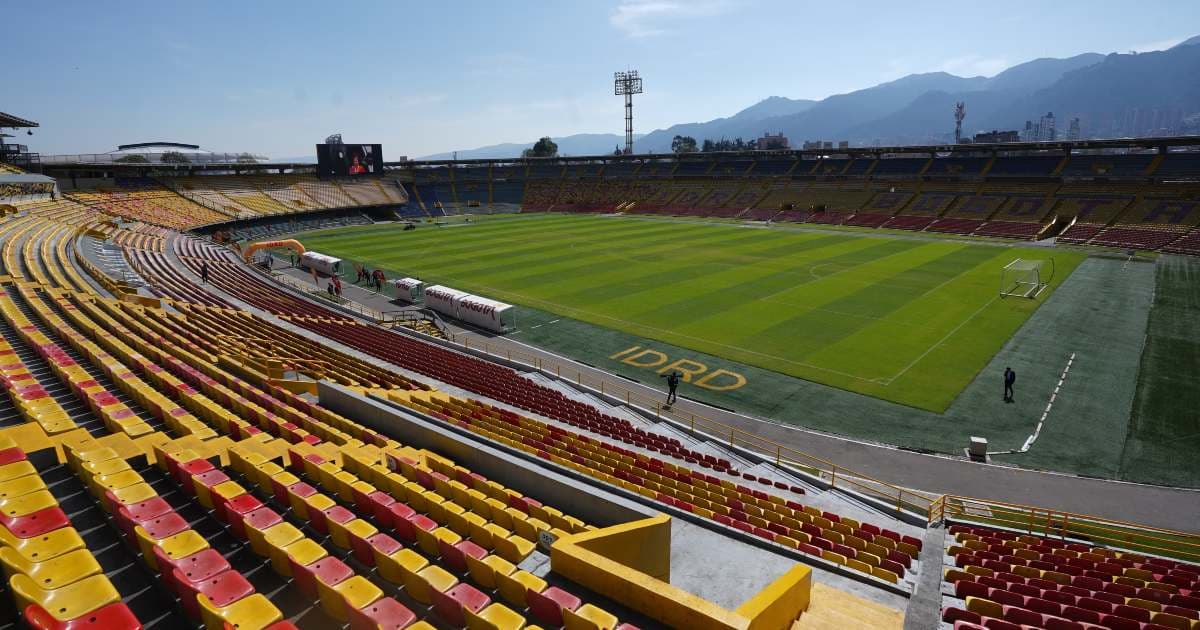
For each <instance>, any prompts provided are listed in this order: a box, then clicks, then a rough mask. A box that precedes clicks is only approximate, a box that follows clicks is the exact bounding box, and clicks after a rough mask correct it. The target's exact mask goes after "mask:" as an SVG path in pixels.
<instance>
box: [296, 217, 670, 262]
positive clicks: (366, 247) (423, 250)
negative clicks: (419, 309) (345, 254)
mask: <svg viewBox="0 0 1200 630" xmlns="http://www.w3.org/2000/svg"><path fill="white" fill-rule="evenodd" d="M571 227H572V226H539V228H538V229H536V230H530V229H528V226H527V227H526V229H524V230H519V231H516V230H515V228H510V229H514V231H511V232H510V231H504V232H499V233H497V232H495V231H488V232H486V233H482V234H477V233H476V231H482V230H484V229H485V228H484V225H470V226H463V227H454V228H442V229H436V228H435V229H433V230H428V231H429V232H432V234H433V236H432V237H425V238H421V237H417V236H415V235H416V233H417V232H420V230H416V231H415V232H407V233H405V232H403V231H399V230H393V231H390V233H383V234H379V235H378V236H376V237H373V238H372V239H371V240H369V241H366V242H364V243H363V244H362V245H353V248H354V249H355V250H356V251H357V252H359V255H361V256H364V257H368V258H370V257H372V256H377V255H380V254H391V253H403V254H410V255H411V254H419V255H430V256H440V257H443V258H454V259H456V260H461V259H463V258H464V257H463V256H461V255H463V254H471V255H472V256H480V257H482V256H485V255H487V254H491V253H495V252H501V251H509V252H516V251H520V250H522V249H529V248H534V247H537V246H539V245H541V246H544V245H545V244H546V239H545V235H546V234H554V235H555V236H556V237H558V238H571V239H576V240H588V239H589V237H590V235H591V234H593V233H602V234H608V233H611V228H609V229H605V228H606V227H607V226H601V227H597V226H591V227H587V226H583V225H575V226H573V227H575V228H581V229H570V228H571ZM451 231H453V232H454V234H453V235H451V234H447V232H451ZM627 231H628V233H629V234H636V233H637V230H636V229H634V227H633V226H629V227H628V230H627ZM669 231H670V230H668V229H666V227H665V226H664V227H663V228H662V229H660V230H656V231H654V232H652V233H651V234H650V235H647V237H649V236H653V235H654V234H657V233H660V232H661V233H664V234H665V233H667V232H669ZM460 234H461V236H460ZM320 245H325V244H320ZM320 245H319V246H320ZM329 246H336V244H329ZM466 258H470V257H466Z"/></svg>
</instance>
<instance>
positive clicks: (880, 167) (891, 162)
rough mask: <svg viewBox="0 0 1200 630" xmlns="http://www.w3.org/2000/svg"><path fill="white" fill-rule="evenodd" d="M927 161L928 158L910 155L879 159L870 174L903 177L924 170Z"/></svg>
mask: <svg viewBox="0 0 1200 630" xmlns="http://www.w3.org/2000/svg"><path fill="white" fill-rule="evenodd" d="M859 161H861V160H859ZM929 163H930V160H929V159H923V158H911V157H910V158H899V157H898V158H890V159H886V158H885V159H880V160H878V161H877V162H876V164H875V168H874V169H873V170H872V171H871V175H873V176H875V177H904V176H912V175H919V174H921V172H922V171H924V170H925V168H926V166H928V165H929Z"/></svg>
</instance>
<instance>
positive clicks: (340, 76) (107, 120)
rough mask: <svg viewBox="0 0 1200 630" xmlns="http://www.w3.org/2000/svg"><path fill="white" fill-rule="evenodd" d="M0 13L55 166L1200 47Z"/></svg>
mask: <svg viewBox="0 0 1200 630" xmlns="http://www.w3.org/2000/svg"><path fill="white" fill-rule="evenodd" d="M0 12H2V14H3V15H4V16H5V19H4V20H3V23H4V25H5V28H4V33H5V38H6V40H7V45H6V49H7V50H9V51H10V54H9V55H8V56H7V59H6V61H5V63H4V65H5V71H4V79H3V83H0V85H3V87H2V88H0V111H6V112H10V113H13V114H16V115H18V116H23V117H26V118H31V119H33V120H37V121H39V122H40V123H41V124H42V129H40V130H37V131H36V132H35V134H36V135H35V136H33V137H23V140H25V141H28V143H29V144H30V145H31V147H32V148H33V149H34V150H38V151H41V152H42V153H46V154H56V153H76V152H103V151H108V150H111V149H114V148H116V145H117V144H121V143H126V142H143V141H151V140H169V141H177V142H193V143H197V144H200V145H202V146H204V147H205V148H208V149H212V150H217V151H254V152H259V153H265V154H267V155H270V156H272V157H284V156H300V155H311V154H312V151H313V148H312V147H313V145H314V144H316V143H317V142H319V141H321V140H322V139H323V138H324V137H325V136H326V135H328V134H330V133H334V132H340V133H342V134H343V136H344V137H345V138H346V140H347V141H355V142H382V143H383V144H384V145H385V147H384V152H385V157H386V158H387V159H389V160H390V159H394V158H395V157H397V156H399V155H408V156H411V157H416V156H421V155H426V154H429V153H434V152H439V151H445V150H451V149H463V148H473V147H476V146H481V145H486V144H493V143H498V142H525V141H531V140H533V139H536V138H537V137H538V136H540V135H546V134H550V135H555V136H561V135H569V134H572V133H582V132H609V133H623V129H624V121H623V112H622V107H621V100H620V99H619V98H618V97H616V96H613V95H612V72H613V71H615V70H622V69H625V68H626V67H629V68H636V69H638V70H640V71H641V73H642V76H644V77H645V85H646V93H645V94H644V95H642V96H639V97H636V98H635V105H634V115H635V118H634V124H635V129H636V130H637V131H639V132H647V131H650V130H652V129H654V128H658V127H665V126H668V125H670V124H672V123H676V122H690V121H697V120H708V119H711V118H715V117H719V116H727V115H731V114H733V113H735V112H736V111H738V110H740V109H742V108H744V107H746V106H749V105H751V104H753V103H755V102H756V101H758V100H760V99H762V98H764V97H767V96H771V95H780V96H787V97H791V98H823V97H825V96H828V95H830V94H836V93H841V92H847V91H851V90H855V89H859V88H863V87H868V86H870V85H873V84H876V83H879V82H882V81H887V80H891V79H895V78H899V77H900V76H903V75H905V74H909V73H913V72H928V71H934V70H945V71H947V72H952V73H955V74H960V75H964V76H969V75H976V74H983V75H992V74H995V73H996V72H998V71H1000V70H1002V69H1004V68H1005V67H1007V66H1010V65H1013V64H1016V63H1020V62H1022V61H1027V60H1030V59H1034V58H1037V57H1065V56H1070V55H1074V54H1078V53H1081V52H1101V53H1108V52H1127V51H1129V50H1139V51H1145V50H1157V49H1162V48H1167V47H1170V46H1171V45H1173V44H1174V43H1176V42H1178V41H1180V40H1182V39H1186V38H1188V37H1191V36H1193V35H1196V34H1197V33H1200V2H1197V1H1196V0H1178V1H1171V0H1143V1H1141V2H1137V3H1131V2H1128V1H1127V0H1087V1H1082V0H1080V1H1076V0H1060V1H1058V2H1053V3H1050V2H1034V1H1023V0H1006V1H1004V2H986V3H976V2H954V3H951V2H927V1H921V0H905V1H903V2H896V1H894V0H893V1H874V0H857V1H853V2H845V1H842V2H837V1H829V0H825V1H823V2H807V1H801V0H791V1H778V2H777V1H773V0H742V1H739V0H611V1H600V0H561V1H558V2H532V1H528V2H527V1H508V2H472V1H462V2H366V1H363V2H356V1H348V2H338V3H334V2H327V1H326V2H307V1H300V0H290V1H287V2H283V1H279V2H275V1H266V0H263V1H246V0H242V1H240V2H232V1H225V0H214V1H211V2H207V1H206V2H188V3H183V2H162V1H161V0H159V1H155V2H142V1H136V0H125V1H121V2H94V1H80V2H18V1H17V0H0ZM14 40H15V41H14ZM17 86H19V87H17Z"/></svg>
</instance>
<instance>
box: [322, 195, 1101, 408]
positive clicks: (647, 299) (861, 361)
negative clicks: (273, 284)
mask: <svg viewBox="0 0 1200 630" xmlns="http://www.w3.org/2000/svg"><path fill="white" fill-rule="evenodd" d="M301 240H302V242H303V243H304V244H305V247H308V248H310V249H313V250H316V251H320V252H322V253H326V254H331V255H334V256H339V257H342V258H344V259H347V260H353V261H361V262H366V263H367V264H368V265H369V266H371V267H382V268H384V269H386V270H388V271H389V272H391V274H390V275H396V274H404V275H412V276H416V277H419V278H421V279H423V280H425V281H426V282H427V283H430V284H433V283H439V284H446V285H449V286H452V287H455V288H458V289H462V290H466V291H472V292H475V293H479V294H482V295H487V296H490V297H494V298H496V299H500V300H504V301H508V302H512V303H514V304H519V305H526V306H530V307H534V308H537V309H541V310H545V311H550V312H553V313H557V314H559V315H563V316H566V317H570V318H574V319H578V320H582V321H586V322H588V323H591V324H596V325H600V326H604V327H608V328H614V329H618V330H622V331H624V332H627V333H630V334H634V335H638V336H642V337H646V338H650V339H658V340H661V341H664V342H667V343H671V344H674V345H677V346H680V347H684V348H690V349H693V350H696V351H700V352H705V353H708V354H711V355H715V356H720V357H725V358H728V359H730V360H733V361H737V362H740V363H745V364H749V365H754V366H757V367H761V368H765V369H768V370H773V371H776V372H780V373H783V374H787V375H790V376H795V377H799V378H804V379H807V380H811V381H816V382H819V383H823V384H827V385H832V386H835V387H839V388H843V389H847V390H850V391H854V392H858V393H862V394H866V395H869V396H874V397H878V398H881V399H884V400H889V401H893V402H898V403H902V404H906V405H910V406H913V407H918V408H922V409H927V410H930V411H937V412H940V411H944V410H945V409H946V408H947V407H948V406H949V404H950V403H951V402H952V401H953V400H954V398H955V396H957V394H958V393H959V392H960V391H961V390H962V389H963V388H964V387H965V386H966V385H967V384H968V383H970V381H971V380H972V379H973V378H974V376H975V375H976V373H978V371H979V370H980V369H981V368H982V367H983V366H984V365H986V364H987V362H988V360H989V359H990V358H991V357H992V356H993V355H994V354H995V353H996V351H997V350H999V349H1000V347H1001V346H1002V345H1003V344H1004V342H1005V341H1006V340H1007V339H1008V338H1009V337H1010V336H1011V335H1012V334H1013V332H1015V331H1016V330H1017V328H1019V327H1020V325H1021V324H1022V323H1023V322H1024V321H1025V319H1026V318H1028V316H1029V315H1030V314H1031V313H1032V312H1033V310H1034V309H1036V308H1037V306H1038V304H1039V303H1040V302H1041V301H1042V300H1044V299H1045V298H1044V297H1043V298H1042V300H1038V301H1033V300H1024V299H1011V298H1010V299H999V298H998V297H997V296H998V289H999V280H1000V269H1001V268H1002V267H1003V266H1004V265H1005V264H1007V263H1008V262H1010V261H1011V260H1013V259H1014V258H1018V257H1021V258H1026V259H1031V258H1032V259H1047V258H1050V257H1051V256H1053V259H1054V265H1055V267H1056V272H1055V275H1054V278H1053V281H1052V283H1051V284H1052V286H1051V289H1053V288H1054V287H1055V286H1057V285H1058V284H1060V283H1061V282H1062V281H1063V280H1064V279H1065V278H1067V277H1068V276H1069V275H1070V273H1071V272H1072V271H1073V270H1074V268H1075V267H1076V266H1077V265H1078V264H1079V263H1080V262H1081V261H1082V260H1083V259H1084V255H1083V254H1080V253H1076V252H1064V251H1057V250H1056V251H1053V252H1051V251H1050V250H1045V249H1040V248H1031V247H1023V248H1021V247H996V246H992V245H974V244H966V243H962V242H958V241H950V240H945V239H941V240H926V239H920V238H905V237H877V236H862V235H859V234H855V233H849V232H836V231H820V232H817V231H813V232H809V231H794V230H783V229H771V230H767V229H755V228H745V227H739V226H735V225H707V224H697V223H690V224H689V223H674V222H661V221H660V222H655V221H647V220H642V219H633V218H614V217H596V216H584V215H545V214H543V215H523V216H513V217H506V218H498V219H491V220H486V221H480V222H476V223H472V224H469V225H457V226H455V227H444V228H434V227H421V228H420V229H418V230H415V231H409V232H403V231H401V230H400V228H399V226H395V227H391V226H374V227H372V228H369V229H367V230H364V229H362V228H347V229H340V230H331V231H327V232H317V233H311V234H307V235H303V236H301ZM518 323H519V322H518ZM622 349H623V348H613V349H611V350H609V352H616V351H620V350H622ZM599 350H600V351H603V350H606V349H599Z"/></svg>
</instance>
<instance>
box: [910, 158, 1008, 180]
mask: <svg viewBox="0 0 1200 630" xmlns="http://www.w3.org/2000/svg"><path fill="white" fill-rule="evenodd" d="M991 161H992V160H991V158H983V157H946V158H937V159H934V160H933V161H931V162H930V163H929V168H928V169H926V170H925V175H927V176H931V177H937V176H949V177H973V176H977V175H982V174H983V169H984V168H986V167H987V165H988V164H989V163H990V162H991Z"/></svg>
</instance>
